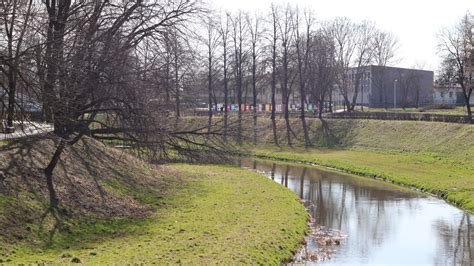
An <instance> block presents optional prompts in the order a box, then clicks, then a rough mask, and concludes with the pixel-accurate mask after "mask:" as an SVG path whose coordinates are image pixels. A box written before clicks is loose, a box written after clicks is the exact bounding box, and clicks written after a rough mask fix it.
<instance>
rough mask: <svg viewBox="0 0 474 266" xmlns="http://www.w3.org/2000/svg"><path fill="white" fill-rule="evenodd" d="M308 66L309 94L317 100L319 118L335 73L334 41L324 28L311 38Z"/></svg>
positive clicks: (329, 95)
mask: <svg viewBox="0 0 474 266" xmlns="http://www.w3.org/2000/svg"><path fill="white" fill-rule="evenodd" d="M308 68H309V69H308V72H309V79H308V83H309V87H310V91H311V96H312V98H313V99H314V101H317V102H318V106H319V107H318V116H319V118H320V119H321V118H322V113H323V108H324V102H325V101H326V100H327V98H330V97H331V94H332V92H333V91H332V90H333V87H334V83H335V81H336V80H335V79H336V75H337V72H336V68H337V65H336V58H335V46H334V42H333V40H332V37H331V36H330V35H328V32H327V31H325V30H324V29H321V30H319V31H317V32H316V33H314V34H313V36H312V38H311V45H310V53H309V67H308Z"/></svg>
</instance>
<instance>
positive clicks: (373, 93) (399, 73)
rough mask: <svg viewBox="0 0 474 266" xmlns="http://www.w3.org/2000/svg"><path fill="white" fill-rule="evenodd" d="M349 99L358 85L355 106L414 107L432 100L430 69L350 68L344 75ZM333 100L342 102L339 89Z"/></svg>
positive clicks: (431, 74) (431, 73)
mask: <svg viewBox="0 0 474 266" xmlns="http://www.w3.org/2000/svg"><path fill="white" fill-rule="evenodd" d="M346 81H347V82H346V84H347V94H348V98H349V100H350V101H352V99H353V97H354V92H355V91H356V87H357V91H358V94H357V105H364V106H368V107H378V108H393V107H397V108H400V107H415V106H419V105H426V104H429V103H431V102H432V98H433V97H432V91H433V71H426V70H418V69H407V68H397V67H384V66H373V65H372V66H367V67H363V68H362V69H359V68H352V69H350V70H349V71H348V72H347V74H346ZM333 100H334V101H336V102H339V103H342V102H343V96H342V94H341V90H339V89H337V90H335V91H334V94H333Z"/></svg>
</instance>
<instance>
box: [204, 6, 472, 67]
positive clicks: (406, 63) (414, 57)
mask: <svg viewBox="0 0 474 266" xmlns="http://www.w3.org/2000/svg"><path fill="white" fill-rule="evenodd" d="M209 1H211V3H212V2H213V3H214V7H215V8H216V9H226V10H229V11H234V10H239V9H242V10H251V11H252V10H258V11H259V12H265V13H266V12H268V11H269V7H270V4H271V3H272V2H273V3H288V2H289V3H291V4H293V5H296V4H297V5H298V6H299V7H301V8H305V7H307V8H311V9H312V10H313V11H314V13H315V15H316V17H317V19H319V20H328V19H331V18H334V17H337V16H345V17H348V18H350V19H351V20H353V21H362V20H364V19H369V20H371V21H373V22H375V23H376V25H377V26H378V27H379V28H380V29H383V30H386V31H390V32H392V33H393V34H395V35H396V36H397V37H398V40H399V43H400V45H401V47H400V49H399V55H400V58H401V61H400V63H398V65H397V66H400V67H414V66H423V67H424V68H425V69H427V70H436V69H437V68H438V63H439V57H438V55H437V48H436V45H437V38H436V35H437V34H438V32H439V31H440V29H441V28H443V27H449V26H452V25H454V24H455V23H456V22H457V21H458V20H459V19H460V18H461V17H462V16H463V15H464V14H465V13H466V11H468V10H469V11H470V12H471V13H473V12H474V0H393V1H383V0H324V1H323V0H292V1H284V0H209Z"/></svg>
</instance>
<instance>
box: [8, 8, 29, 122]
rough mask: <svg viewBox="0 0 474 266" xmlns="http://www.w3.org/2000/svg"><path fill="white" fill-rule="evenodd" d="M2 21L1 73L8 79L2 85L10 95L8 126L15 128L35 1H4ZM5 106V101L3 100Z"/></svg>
mask: <svg viewBox="0 0 474 266" xmlns="http://www.w3.org/2000/svg"><path fill="white" fill-rule="evenodd" d="M0 11H1V17H0V21H1V22H2V24H3V32H4V36H5V46H6V47H2V50H3V51H5V54H4V55H2V60H1V62H0V71H1V73H2V75H5V76H6V77H5V78H4V80H6V81H7V82H6V84H5V83H4V82H3V81H2V82H1V85H2V87H3V89H4V90H5V91H6V94H7V95H8V104H7V126H8V127H11V128H13V119H14V116H15V109H16V108H15V107H16V97H17V89H18V79H19V78H20V79H23V78H24V77H23V76H22V70H21V68H22V61H21V60H22V58H24V56H25V53H28V50H29V49H30V48H31V47H27V46H26V45H25V37H27V35H28V34H32V33H33V32H36V31H35V30H34V31H33V29H34V27H33V26H32V25H31V21H32V16H33V15H34V14H33V12H34V6H33V1H32V0H29V1H21V0H11V1H4V0H2V2H1V6H0ZM2 105H3V100H2Z"/></svg>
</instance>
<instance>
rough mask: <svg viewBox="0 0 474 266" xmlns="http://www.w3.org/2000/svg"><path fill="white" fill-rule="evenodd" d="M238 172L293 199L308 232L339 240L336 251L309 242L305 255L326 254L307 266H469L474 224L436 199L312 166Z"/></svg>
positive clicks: (262, 166)
mask: <svg viewBox="0 0 474 266" xmlns="http://www.w3.org/2000/svg"><path fill="white" fill-rule="evenodd" d="M239 165H240V166H241V167H244V168H249V169H254V170H256V171H259V172H261V173H263V174H265V175H266V176H267V177H268V178H271V179H273V180H274V181H275V182H278V183H280V184H282V185H284V186H286V187H288V188H289V189H291V190H292V191H294V192H295V193H296V194H297V195H298V196H299V197H300V198H301V199H302V200H303V202H304V203H305V205H306V207H307V208H308V210H309V212H310V213H311V215H312V217H313V219H314V222H315V224H317V225H320V226H322V227H321V228H322V229H323V230H324V231H325V232H329V234H333V235H334V234H335V235H337V236H338V237H340V236H342V238H341V239H342V240H341V241H340V242H339V241H338V242H337V243H336V244H334V243H329V244H325V243H324V241H323V243H322V244H321V243H320V242H318V241H314V240H311V241H308V245H307V246H306V248H307V249H312V251H313V252H316V251H318V252H320V253H325V254H323V256H319V257H318V259H313V261H309V262H308V261H305V263H307V264H313V263H315V264H318V265H341V264H347V265H359V264H371V265H377V264H392V265H399V264H403V265H405V264H412V265H474V243H473V242H474V226H473V224H472V223H473V219H474V217H473V216H472V215H469V214H467V213H466V212H464V211H462V210H460V209H458V208H456V207H453V206H452V205H450V204H447V203H446V202H445V201H443V200H441V199H438V198H435V197H432V196H429V195H426V194H423V193H419V192H416V191H413V190H409V189H406V188H402V187H399V186H395V185H392V184H389V183H386V182H382V181H377V180H372V179H369V178H363V177H355V176H351V175H347V174H343V173H338V172H335V171H329V170H322V169H320V168H315V167H312V166H304V165H301V166H299V165H296V166H295V165H287V164H284V163H274V162H269V161H260V160H258V161H255V160H252V159H242V160H240V161H239ZM338 239H339V238H338ZM328 251H329V253H328ZM314 260H316V261H314Z"/></svg>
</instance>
